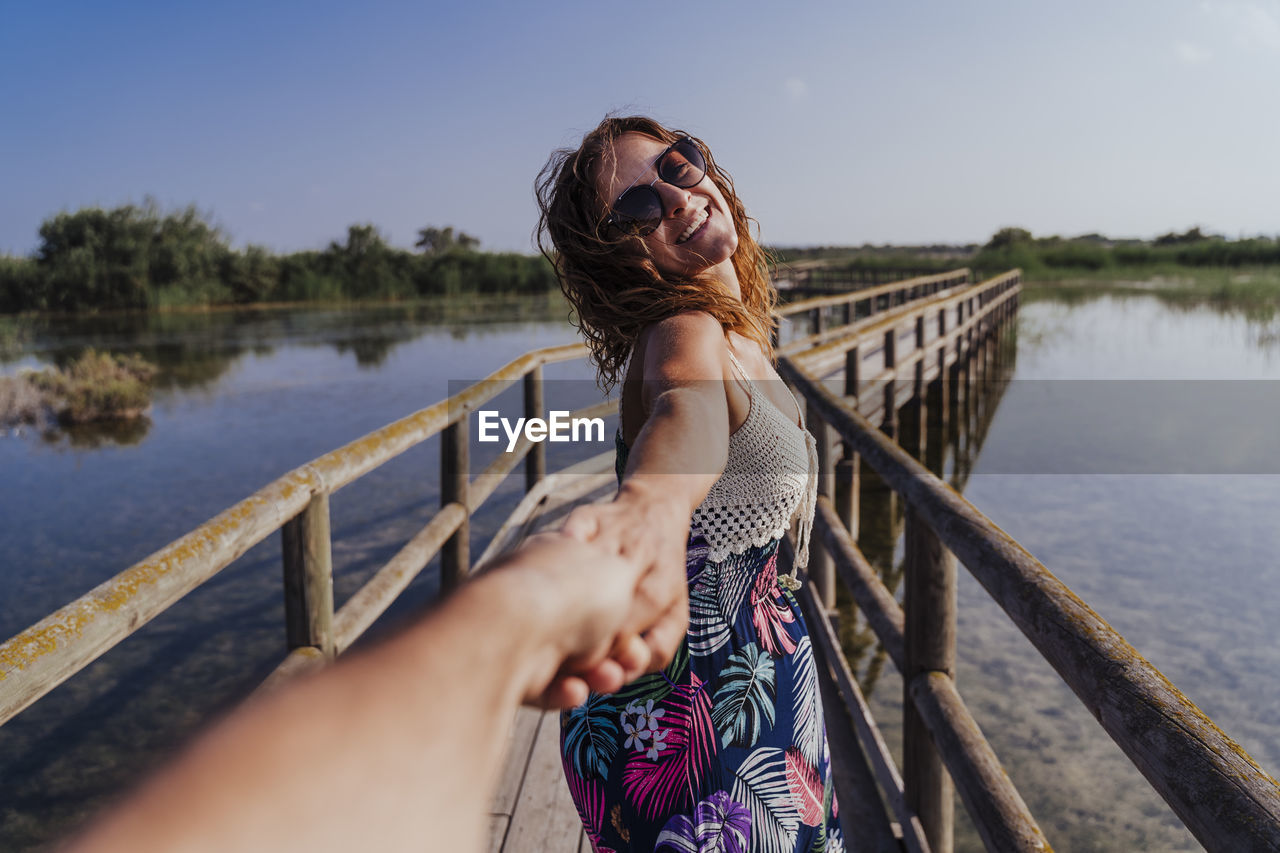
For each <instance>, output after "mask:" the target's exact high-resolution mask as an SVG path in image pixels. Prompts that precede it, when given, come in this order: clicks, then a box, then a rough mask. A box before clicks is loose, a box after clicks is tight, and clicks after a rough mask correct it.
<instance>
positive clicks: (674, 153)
mask: <svg viewBox="0 0 1280 853" xmlns="http://www.w3.org/2000/svg"><path fill="white" fill-rule="evenodd" d="M706 174H707V161H706V159H705V158H704V157H703V156H702V152H701V151H700V150H699V149H698V146H697V145H694V144H693V140H691V139H681V140H680V141H679V142H677V143H676V144H675V145H672V146H671V150H670V151H668V152H667V156H666V157H663V158H662V164H661V166H660V176H661V178H662V180H664V181H666V182H667V183H669V184H671V185H672V186H676V187H685V188H688V187H691V186H693V185H694V184H696V183H698V181H701V180H702V178H703V176H705V175H706Z"/></svg>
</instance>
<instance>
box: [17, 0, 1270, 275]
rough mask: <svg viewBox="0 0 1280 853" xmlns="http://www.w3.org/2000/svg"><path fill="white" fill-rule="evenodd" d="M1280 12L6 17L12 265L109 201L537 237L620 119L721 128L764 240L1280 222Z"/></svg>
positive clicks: (586, 6) (216, 6)
mask: <svg viewBox="0 0 1280 853" xmlns="http://www.w3.org/2000/svg"><path fill="white" fill-rule="evenodd" d="M1278 84H1280V0H1249V1H1248V2H1235V0H1205V2H1189V1H1188V0H1110V1H1109V2H1098V0H1084V2H1077V3H1052V4H1051V3H1042V2H1026V0H989V1H988V2H923V1H922V0H920V1H917V0H904V1H903V2H896V3H851V2H830V3H804V2H795V3H786V4H783V3H777V2H762V3H754V2H742V3H718V2H710V0H703V2H695V3H683V4H681V3H652V4H641V3H598V2H597V3H586V2H583V3H556V2H547V3H514V2H512V3H486V2H471V3H463V2H450V3H423V2H412V3H410V2H389V0H371V2H364V3H359V4H356V3H350V2H343V3H334V2H307V3H302V2H289V3H260V2H254V3H247V2H224V3H199V4H188V3H172V2H170V3H158V2H120V3H100V2H93V3H90V2H74V3H73V2H64V1H63V0H43V2H36V3H18V2H16V0H11V2H6V3H3V4H2V5H0V251H8V252H13V253H26V252H29V251H31V250H32V249H33V248H34V247H35V245H36V242H37V235H36V229H37V227H38V225H39V223H40V221H41V220H42V219H43V218H45V217H46V216H48V215H50V214H52V213H54V212H56V211H58V210H62V209H75V208H78V207H81V206H84V205H91V204H99V205H108V206H110V205H116V204H121V203H124V202H127V201H141V200H142V198H143V197H144V196H146V195H148V194H150V195H153V196H155V197H156V198H158V199H159V200H160V201H161V203H162V204H164V205H166V206H173V205H185V204H188V203H195V204H197V205H198V206H199V207H200V208H201V209H203V210H206V211H208V212H211V213H212V215H213V218H214V220H215V221H216V222H217V223H219V224H220V225H222V226H223V227H224V228H225V229H226V231H227V232H228V233H229V234H230V236H231V238H232V240H233V241H234V243H235V244H236V245H243V244H245V243H250V242H252V243H260V244H263V245H266V246H268V247H271V248H273V249H276V250H294V249H303V248H313V247H321V246H323V245H325V244H326V243H327V242H328V241H329V240H331V239H335V238H339V237H341V236H342V235H344V234H345V231H346V226H347V225H349V224H351V223H354V222H372V223H374V224H376V225H378V226H379V227H380V228H381V229H382V230H383V232H384V233H385V234H386V235H387V236H388V237H389V238H390V240H391V241H392V242H393V243H395V244H398V245H402V246H409V245H411V244H412V242H413V240H414V235H415V232H416V230H417V229H418V228H420V227H423V226H424V225H437V226H442V225H454V226H456V227H458V228H461V229H462V230H465V231H467V232H469V233H471V234H474V235H476V236H478V237H480V238H481V240H482V241H483V246H484V247H487V248H492V249H519V250H528V249H529V248H530V242H529V234H530V232H531V230H532V227H533V225H534V220H535V208H534V205H533V201H532V182H533V178H534V175H535V174H536V173H537V171H538V169H539V168H540V167H541V165H542V163H543V162H544V161H545V159H546V157H547V155H548V153H549V152H550V151H551V149H552V148H554V147H557V146H560V145H564V144H567V143H571V142H573V141H574V140H576V139H577V138H579V137H580V136H581V134H582V132H583V131H585V130H587V129H588V128H590V127H592V126H594V125H595V123H596V122H597V121H598V120H599V119H600V118H601V117H602V116H603V115H604V114H605V113H606V112H607V111H610V110H619V111H624V112H631V111H637V112H646V113H650V114H652V115H654V116H656V117H657V118H659V119H661V120H663V121H666V122H668V123H671V124H674V125H676V126H678V127H682V128H684V129H686V130H689V131H691V132H693V133H696V134H698V135H699V136H701V137H702V138H703V139H705V140H706V141H707V142H708V143H709V144H710V145H711V146H712V147H713V150H714V151H715V152H716V155H717V158H718V160H719V162H720V163H721V164H722V165H724V166H725V167H726V168H727V169H728V170H729V171H730V172H731V173H732V174H733V176H734V178H735V180H736V183H737V186H738V189H739V192H740V193H741V195H742V197H743V199H744V200H745V202H746V204H747V207H748V210H749V211H750V212H751V213H752V214H753V215H754V216H755V217H756V218H757V219H759V220H760V223H761V226H762V235H763V237H764V239H765V240H766V241H767V242H770V243H774V244H780V245H801V244H859V243H863V242H875V243H881V242H897V243H904V242H935V241H937V242H969V241H984V240H986V239H987V237H989V236H990V234H991V233H992V232H993V231H995V230H996V229H997V228H999V227H1001V226H1005V225H1020V226H1023V227H1026V228H1029V229H1031V230H1032V231H1033V232H1035V233H1036V234H1051V233H1061V234H1067V235H1070V234H1079V233H1084V232H1089V231H1101V232H1104V233H1108V234H1113V235H1117V236H1147V237H1150V236H1154V235H1156V234H1159V233H1163V232H1165V231H1169V230H1172V229H1180V230H1181V229H1185V228H1188V227H1190V226H1192V225H1197V224H1199V225H1201V226H1203V227H1205V228H1208V229H1211V230H1213V231H1218V232H1223V233H1227V234H1229V235H1231V236H1239V235H1240V234H1242V233H1243V234H1250V235H1252V234H1257V233H1266V234H1277V233H1280V201H1278V200H1280V163H1278V162H1277V153H1276V152H1277V151H1278V150H1280V109H1278V108H1277V106H1278V103H1280V96H1278V95H1277V91H1278V89H1280V85H1278Z"/></svg>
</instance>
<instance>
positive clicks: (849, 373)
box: [833, 347, 862, 542]
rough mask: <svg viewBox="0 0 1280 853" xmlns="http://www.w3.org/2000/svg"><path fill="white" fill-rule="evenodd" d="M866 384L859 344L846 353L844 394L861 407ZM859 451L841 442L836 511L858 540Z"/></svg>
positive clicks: (854, 406)
mask: <svg viewBox="0 0 1280 853" xmlns="http://www.w3.org/2000/svg"><path fill="white" fill-rule="evenodd" d="M861 384H862V357H861V355H860V354H859V352H858V348H857V347H852V348H850V349H849V350H847V351H846V352H845V354H844V396H845V397H847V398H850V399H852V400H853V408H854V410H855V411H856V410H857V408H858V391H859V389H860V388H861ZM859 468H860V463H859V461H858V454H856V453H854V452H853V449H852V447H851V446H850V445H849V442H847V441H842V442H841V443H840V461H839V462H837V463H836V477H835V480H836V482H835V495H834V497H833V501H834V502H835V505H836V515H837V516H839V517H840V520H841V521H842V522H844V526H845V529H846V530H848V531H849V536H850V537H851V538H852V539H853V541H854V542H857V541H858V501H859V498H860V496H859V489H860V488H861V483H860V479H861V478H860V476H859V475H860V471H859Z"/></svg>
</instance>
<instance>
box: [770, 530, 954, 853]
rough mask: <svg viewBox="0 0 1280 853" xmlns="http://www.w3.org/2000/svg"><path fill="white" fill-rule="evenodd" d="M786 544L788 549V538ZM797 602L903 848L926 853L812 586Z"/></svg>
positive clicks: (885, 748)
mask: <svg viewBox="0 0 1280 853" xmlns="http://www.w3.org/2000/svg"><path fill="white" fill-rule="evenodd" d="M786 541H787V544H788V546H790V545H791V542H790V538H789V537H788V539H787V540H786ZM796 599H797V601H798V602H799V604H800V608H801V612H802V615H803V616H804V618H805V622H806V624H807V625H808V626H809V636H810V638H811V639H812V641H813V642H814V643H815V644H817V645H819V646H821V648H822V654H823V655H824V656H825V659H826V661H827V662H828V664H829V665H830V666H831V668H832V670H833V672H834V674H835V677H836V684H837V686H838V687H839V688H840V695H841V697H842V698H843V699H844V702H845V705H846V707H848V709H849V715H850V716H851V717H852V718H853V723H854V728H855V731H856V732H857V735H858V740H859V741H861V742H862V748H863V750H864V751H865V753H866V756H867V758H868V760H869V761H870V763H871V768H872V770H873V771H874V772H875V775H876V780H877V781H878V782H879V783H880V788H881V789H882V790H883V791H884V793H885V796H886V798H887V799H888V801H889V808H890V810H891V811H892V812H893V814H894V816H895V817H896V818H897V820H898V824H899V826H900V827H901V828H902V833H903V846H904V847H905V848H906V850H907V851H908V853H927V851H929V842H928V840H927V839H926V836H925V833H924V830H923V828H922V827H921V825H920V820H919V818H917V817H916V815H915V812H914V811H913V810H912V809H911V807H910V806H909V805H908V804H907V801H906V797H905V795H904V792H903V787H902V777H901V776H899V775H898V768H897V767H895V766H894V763H893V758H892V757H891V756H890V755H889V747H888V746H887V745H886V744H885V742H884V737H883V736H882V735H881V734H880V729H879V728H878V727H877V726H876V724H875V720H874V719H872V717H871V709H870V708H869V707H868V706H867V701H866V699H865V697H863V695H862V690H861V689H859V687H858V682H857V681H856V680H855V679H854V677H853V671H852V670H851V669H850V668H849V661H848V660H847V659H846V658H845V656H844V651H843V650H842V649H841V648H840V641H839V639H838V638H837V637H836V635H835V631H834V630H832V627H831V623H830V622H829V621H827V620H826V619H824V618H821V613H820V610H819V607H818V605H817V602H816V598H815V595H814V592H813V587H812V585H810V584H806V585H804V586H802V587H801V588H800V589H799V590H797V596H796Z"/></svg>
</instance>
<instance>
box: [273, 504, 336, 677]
mask: <svg viewBox="0 0 1280 853" xmlns="http://www.w3.org/2000/svg"><path fill="white" fill-rule="evenodd" d="M280 539H281V549H282V551H283V553H284V619H285V639H286V642H287V643H288V644H289V648H290V650H292V649H296V648H299V647H301V646H312V647H314V648H317V649H319V650H320V651H321V653H322V654H323V655H324V656H325V657H326V658H332V657H333V656H334V653H335V649H334V639H333V551H332V546H331V544H330V539H329V495H328V493H326V492H316V493H315V494H313V495H312V496H311V502H310V503H309V504H307V508H306V509H304V510H303V511H302V512H300V513H299V514H298V515H297V516H295V517H294V518H291V519H289V520H288V521H286V522H285V523H284V525H283V526H282V527H281V528H280Z"/></svg>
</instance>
